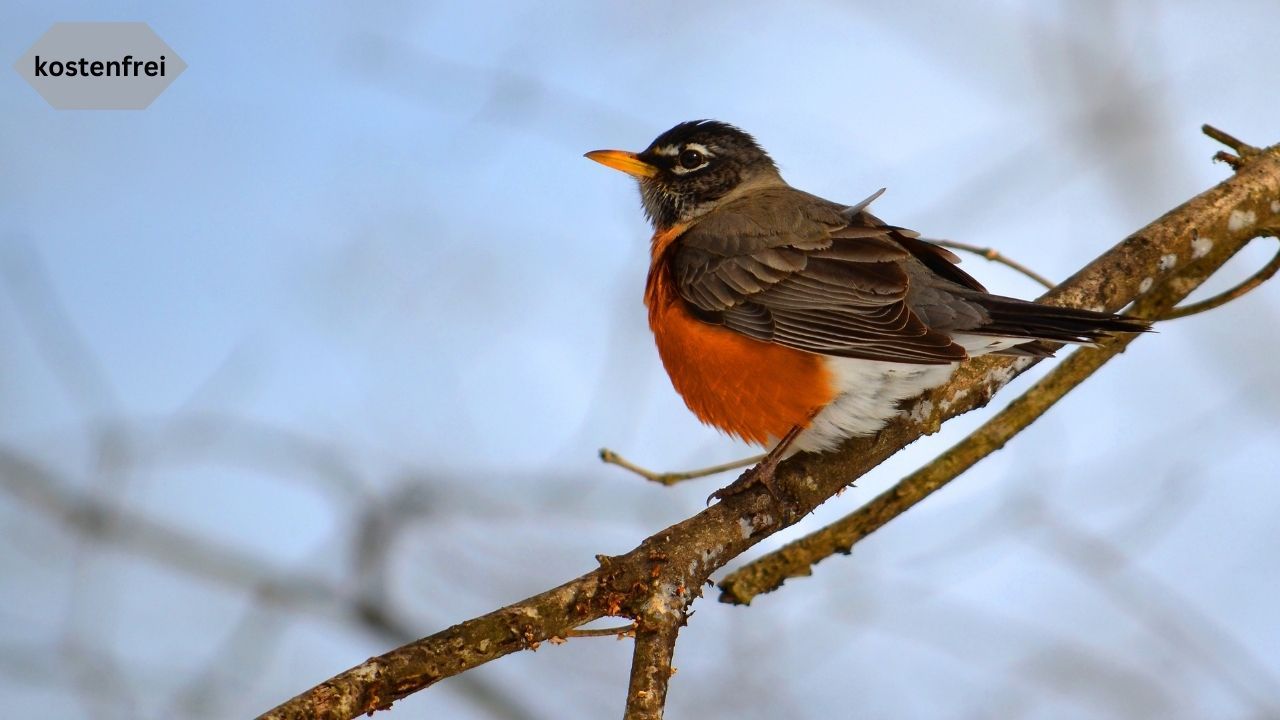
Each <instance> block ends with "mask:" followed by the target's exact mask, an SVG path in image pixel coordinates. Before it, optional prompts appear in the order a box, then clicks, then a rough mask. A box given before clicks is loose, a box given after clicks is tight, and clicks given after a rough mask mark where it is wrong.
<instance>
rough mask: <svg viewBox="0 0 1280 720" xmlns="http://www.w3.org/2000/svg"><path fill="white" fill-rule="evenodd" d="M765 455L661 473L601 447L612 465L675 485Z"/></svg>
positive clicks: (752, 461) (747, 462)
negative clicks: (695, 468) (682, 470)
mask: <svg viewBox="0 0 1280 720" xmlns="http://www.w3.org/2000/svg"><path fill="white" fill-rule="evenodd" d="M765 457H766V456H765V455H752V456H751V457H749V458H743V459H741V460H734V461H732V462H727V463H722V464H720V465H712V466H711V467H705V468H699V469H697V470H686V471H684V472H664V473H659V472H654V471H652V470H649V469H647V468H643V467H640V466H639V465H636V464H635V463H633V462H631V461H630V460H627V459H626V458H624V457H622V456H621V455H619V454H618V453H616V452H614V451H612V450H610V449H609V448H600V460H601V461H603V462H606V463H609V464H610V465H617V466H618V467H620V468H623V469H625V470H630V471H631V472H633V473H635V474H637V475H639V476H640V477H642V478H644V479H646V480H649V481H652V482H656V483H658V484H660V485H675V484H676V483H678V482H684V481H685V480H693V479H696V478H703V477H706V476H708V475H716V474H718V473H722V472H726V471H728V470H736V469H738V468H740V467H746V466H748V465H754V464H755V463H758V462H760V461H761V460H763V459H764V458H765Z"/></svg>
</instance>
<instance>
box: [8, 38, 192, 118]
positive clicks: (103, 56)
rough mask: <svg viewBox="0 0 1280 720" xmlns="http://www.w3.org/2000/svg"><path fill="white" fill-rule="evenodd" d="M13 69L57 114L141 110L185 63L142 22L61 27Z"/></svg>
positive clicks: (162, 90) (37, 45)
mask: <svg viewBox="0 0 1280 720" xmlns="http://www.w3.org/2000/svg"><path fill="white" fill-rule="evenodd" d="M13 69H14V70H17V71H18V74H19V75H21V76H22V77H24V78H26V81H27V82H29V83H31V87H33V88H35V89H36V92H38V93H40V95H41V96H43V97H44V99H45V100H47V101H49V104H50V105H52V106H54V107H55V108H58V109H59V110H142V109H143V108H145V107H147V106H148V105H150V104H151V101H152V100H155V99H156V97H158V96H159V95H160V93H162V92H164V89H165V88H167V87H169V83H171V82H173V80H174V78H176V77H178V76H179V75H181V74H182V71H183V70H186V69H187V64H186V63H185V62H183V61H182V58H180V57H178V53H176V52H174V51H173V48H171V47H169V46H168V45H166V44H165V42H164V40H161V39H160V36H158V35H156V34H155V33H154V32H152V30H151V28H150V27H148V26H147V24H146V23H142V22H60V23H54V25H53V27H51V28H49V31H48V32H46V33H45V34H44V35H43V36H41V38H40V39H39V40H37V41H36V44H35V45H32V46H31V49H30V50H27V54H26V55H23V56H22V57H21V58H19V59H18V62H16V63H14V65H13Z"/></svg>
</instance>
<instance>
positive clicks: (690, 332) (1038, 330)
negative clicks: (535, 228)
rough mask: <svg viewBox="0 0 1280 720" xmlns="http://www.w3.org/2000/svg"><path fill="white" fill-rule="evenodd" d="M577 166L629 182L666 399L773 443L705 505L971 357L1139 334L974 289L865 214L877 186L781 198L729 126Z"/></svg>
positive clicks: (1125, 320)
mask: <svg viewBox="0 0 1280 720" xmlns="http://www.w3.org/2000/svg"><path fill="white" fill-rule="evenodd" d="M586 157H587V158H589V159H591V160H594V161H596V162H598V163H601V164H603V165H605V166H607V167H610V168H613V169H615V170H620V171H622V172H624V173H626V174H628V175H630V176H632V177H634V178H635V179H636V180H637V181H638V182H639V188H640V200H641V205H642V206H643V209H644V214H645V216H646V217H647V218H648V220H649V223H650V224H651V225H652V227H653V235H652V238H651V241H650V264H649V272H648V276H647V278H646V281H645V289H644V302H645V305H646V307H647V309H648V319H649V327H650V329H651V330H652V332H653V336H654V340H655V342H656V344H657V349H658V355H659V357H660V358H661V361H662V365H663V367H664V368H665V369H666V371H667V374H668V375H669V376H670V379H671V383H672V385H673V386H674V388H675V390H676V391H677V393H679V395H680V396H681V397H682V398H683V400H684V402H685V404H686V405H687V406H688V408H689V410H691V411H692V412H693V414H694V415H695V416H697V418H698V419H699V420H701V421H702V422H703V423H705V424H708V425H711V426H713V427H715V428H718V429H719V430H721V431H722V432H724V433H726V434H728V435H730V436H733V437H735V438H738V439H741V440H743V441H746V442H747V443H750V444H754V445H760V446H763V447H769V448H771V449H770V450H769V452H768V453H767V454H766V455H765V458H764V460H763V461H762V462H760V463H759V464H758V465H756V466H755V467H754V468H752V469H751V470H748V471H747V472H746V473H744V474H743V475H742V476H741V477H740V478H739V479H738V480H737V481H736V482H734V483H732V484H731V485H729V486H728V487H726V488H722V489H721V490H720V491H717V493H715V494H714V495H713V496H712V497H713V498H714V497H719V498H723V497H727V496H728V495H731V494H736V493H738V492H742V491H743V490H745V489H747V488H749V487H751V486H752V485H754V484H756V483H763V484H764V485H765V486H766V488H767V489H768V490H769V491H770V492H771V493H775V492H776V488H775V486H774V483H773V477H774V471H775V470H776V468H777V466H778V463H779V462H781V461H782V460H783V459H785V458H787V457H790V456H791V455H794V454H796V453H800V452H817V453H821V452H827V451H830V450H832V449H834V448H836V447H838V446H839V445H840V444H841V443H842V442H843V441H844V440H845V439H847V438H850V437H857V436H865V435H872V434H875V433H876V432H877V431H879V430H880V429H881V428H883V427H884V426H885V425H886V424H887V423H888V421H889V420H890V419H891V418H893V417H894V416H895V415H897V414H898V413H899V412H900V411H901V408H902V402H903V401H905V400H908V399H911V398H914V397H916V396H918V395H920V394H921V393H923V392H925V391H927V390H929V389H932V388H934V387H937V386H940V385H942V384H944V383H946V382H947V380H948V379H949V378H950V377H951V375H952V373H953V372H954V371H955V369H956V367H957V366H958V365H959V364H960V363H961V362H963V361H964V360H966V359H968V358H970V357H975V356H979V355H987V354H996V355H1030V356H1036V357H1044V356H1048V355H1051V354H1052V348H1053V346H1051V345H1046V343H1083V344H1096V343H1099V342H1101V341H1103V340H1105V339H1106V338H1108V337H1109V336H1111V335H1114V334H1117V333H1135V332H1144V331H1146V330H1148V329H1149V328H1150V325H1149V323H1148V322H1147V321H1145V320H1142V319H1138V318H1134V317H1130V316H1124V315H1118V314H1112V313H1105V312H1095V311H1092V310H1084V309H1078V308H1067V307H1057V306H1051V305H1043V304H1039V303H1035V302H1031V301H1026V300H1019V299H1016V298H1011V297H1005V296H1001V295H995V294H992V293H989V292H987V290H986V288H984V287H983V286H982V285H981V284H980V283H979V282H978V281H977V280H975V279H974V278H973V277H971V276H970V275H969V274H968V273H966V272H964V271H963V270H961V269H960V268H959V267H957V263H959V261H960V259H959V258H958V257H957V256H956V255H955V254H954V253H952V252H951V251H949V250H947V249H946V248H943V247H941V246H939V245H937V244H935V243H933V242H930V241H928V240H926V239H924V238H922V237H921V236H920V234H919V233H917V232H914V231H912V230H908V229H906V228H904V227H899V226H896V225H891V224H887V223H885V222H883V221H881V220H880V219H879V218H877V217H876V216H875V215H872V214H871V213H870V212H869V210H868V207H869V206H870V205H871V203H872V202H873V201H874V200H876V199H877V198H878V197H879V196H880V194H881V193H883V192H884V190H883V189H881V190H880V191H879V192H876V193H874V194H872V195H871V196H870V197H868V198H866V199H865V200H863V201H861V202H859V203H856V204H854V205H844V204H841V203H837V202H833V201H830V200H826V199H823V198H821V197H818V196H816V195H812V194H810V193H807V192H804V191H803V190H799V189H797V188H794V187H792V186H791V185H789V184H788V183H787V182H786V181H785V180H783V178H782V175H781V174H780V172H779V170H778V166H777V164H776V163H775V162H774V161H773V159H772V158H771V157H770V156H769V154H768V153H767V152H765V150H764V149H763V148H762V147H761V146H760V144H759V143H758V142H757V141H756V140H755V138H754V137H752V136H751V135H749V134H748V133H746V132H744V131H743V130H741V129H739V128H737V127H735V126H733V125H730V124H728V123H724V122H720V121H716V120H694V121H689V122H682V123H679V124H678V125H676V126H675V127H673V128H671V129H670V130H667V131H666V132H664V133H662V134H661V135H659V136H658V137H657V138H656V139H654V140H653V142H651V143H650V144H649V146H648V147H647V148H645V149H644V150H643V151H641V152H629V151H624V150H594V151H591V152H588V153H586ZM709 500H710V498H709Z"/></svg>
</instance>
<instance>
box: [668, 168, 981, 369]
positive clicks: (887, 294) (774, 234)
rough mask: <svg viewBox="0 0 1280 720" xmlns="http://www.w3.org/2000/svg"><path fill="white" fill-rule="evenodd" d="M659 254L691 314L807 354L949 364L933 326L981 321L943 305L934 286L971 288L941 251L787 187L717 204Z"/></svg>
mask: <svg viewBox="0 0 1280 720" xmlns="http://www.w3.org/2000/svg"><path fill="white" fill-rule="evenodd" d="M669 257H670V259H669V262H670V263H671V269H672V274H673V277H674V279H675V282H676V286H677V287H678V288H679V291H680V294H681V296H682V297H683V298H684V299H685V300H686V301H687V302H688V303H689V304H690V306H691V309H692V310H693V311H694V313H695V314H696V315H697V316H698V317H700V318H702V319H703V320H705V321H706V322H712V323H717V324H721V325H723V326H724V327H726V328H729V329H731V330H735V331H737V332H740V333H743V334H744V335H747V336H749V337H752V338H755V339H757V340H763V341H767V342H774V343H777V344H779V345H785V346H787V347H792V348H795V349H798V350H804V351H807V352H814V353H821V354H824V355H836V356H842V357H852V358H863V359H869V360H889V361H895V362H907V363H919V364H941V363H949V362H954V361H956V360H962V359H964V357H965V356H966V355H965V351H964V349H963V348H962V347H960V346H959V345H958V344H956V343H955V342H953V341H952V340H951V337H950V334H949V333H948V332H946V330H945V329H944V328H946V327H956V326H960V325H964V324H971V325H972V324H978V323H981V322H982V318H981V317H980V316H979V314H978V313H980V311H979V310H976V309H974V310H970V309H969V308H967V307H965V305H964V304H962V305H961V306H959V307H954V306H953V305H954V303H953V302H951V299H952V295H951V293H950V292H948V291H947V289H946V287H945V286H948V285H951V284H952V283H954V284H955V285H958V286H960V287H957V288H956V289H962V288H964V289H972V290H977V291H982V286H981V285H979V284H978V283H977V282H976V281H975V280H973V278H971V277H969V276H968V275H967V274H965V273H964V272H963V271H961V270H960V269H959V268H956V266H955V265H954V264H953V263H954V261H955V259H956V258H955V256H954V255H952V254H951V253H950V252H948V251H946V250H944V249H942V248H939V247H937V246H935V245H931V244H930V243H927V242H924V241H922V240H919V239H917V237H916V235H915V233H912V232H911V231H908V230H903V229H901V228H895V227H892V226H888V225H885V224H883V223H881V222H880V221H879V220H878V219H876V218H875V217H874V216H872V215H870V214H868V213H866V212H863V211H862V209H861V206H855V207H854V208H843V207H842V206H839V205H836V204H835V203H831V202H828V201H826V200H823V199H821V198H818V197H815V196H812V195H809V194H807V193H803V192H800V191H798V190H795V189H793V188H788V187H781V188H771V189H768V190H762V191H757V192H754V193H752V194H751V195H750V196H749V197H745V198H742V199H739V200H735V201H731V202H730V203H729V204H727V205H726V206H724V207H722V208H717V209H716V210H715V211H714V212H712V213H710V214H708V215H707V216H705V217H704V218H702V219H701V220H699V221H698V222H697V223H695V224H694V226H693V227H692V228H690V229H689V230H688V231H687V232H685V234H684V235H682V236H681V237H680V239H679V241H678V242H676V243H675V244H674V245H673V247H672V248H671V255H670V256H669ZM957 314H959V315H960V316H961V317H952V316H955V315H957ZM932 320H937V322H933V321H932Z"/></svg>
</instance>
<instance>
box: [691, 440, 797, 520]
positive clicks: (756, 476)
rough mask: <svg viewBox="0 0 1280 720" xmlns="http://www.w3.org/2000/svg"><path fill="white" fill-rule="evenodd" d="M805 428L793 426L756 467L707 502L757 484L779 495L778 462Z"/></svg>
mask: <svg viewBox="0 0 1280 720" xmlns="http://www.w3.org/2000/svg"><path fill="white" fill-rule="evenodd" d="M804 428H805V426H803V425H796V426H795V427H793V428H791V430H789V431H788V432H787V434H786V435H784V436H783V437H782V439H781V440H779V441H778V444H777V445H774V446H773V449H772V450H770V451H769V452H768V453H766V454H765V456H764V458H762V459H761V460H760V462H759V463H758V464H757V465H756V466H755V467H753V468H750V469H749V470H747V471H746V472H744V473H742V474H741V475H739V476H738V479H737V480H734V481H733V482H731V483H729V484H728V485H726V486H724V487H722V488H720V489H719V490H717V491H715V492H713V493H711V497H709V498H707V502H708V503H710V502H711V501H712V500H723V499H725V498H727V497H730V496H733V495H737V494H738V493H740V492H743V491H745V490H748V489H749V488H751V486H753V485H756V484H760V485H764V487H765V489H766V490H768V491H769V494H770V495H772V496H774V497H775V498H776V497H778V493H777V488H775V487H774V485H773V474H774V472H775V471H776V470H777V469H778V463H780V462H782V459H783V458H784V457H786V454H787V449H788V448H790V447H791V443H793V442H795V440H796V438H797V437H798V436H799V435H800V433H801V432H802V431H803V430H804Z"/></svg>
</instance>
